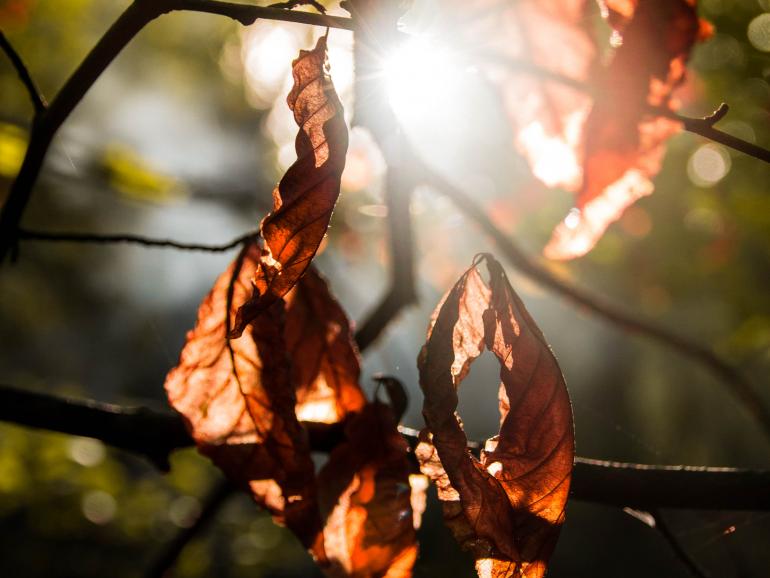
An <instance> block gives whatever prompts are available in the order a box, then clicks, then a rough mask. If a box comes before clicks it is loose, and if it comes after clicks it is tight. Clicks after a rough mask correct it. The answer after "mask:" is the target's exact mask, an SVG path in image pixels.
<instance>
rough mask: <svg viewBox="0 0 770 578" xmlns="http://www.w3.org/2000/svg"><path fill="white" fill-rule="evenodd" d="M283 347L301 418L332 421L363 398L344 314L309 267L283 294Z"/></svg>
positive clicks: (355, 407)
mask: <svg viewBox="0 0 770 578" xmlns="http://www.w3.org/2000/svg"><path fill="white" fill-rule="evenodd" d="M285 335H286V347H287V350H288V353H289V357H290V358H291V368H292V382H293V384H294V387H295V389H296V392H297V417H298V418H299V419H300V420H301V421H313V422H323V423H337V422H340V421H342V420H343V419H344V418H345V417H346V416H347V415H348V414H349V413H351V412H356V411H360V410H361V408H362V407H363V406H364V404H365V403H366V399H365V397H364V393H363V391H362V390H361V386H360V385H359V383H358V380H359V377H360V373H361V368H360V361H359V358H358V348H357V347H356V345H355V343H354V342H353V336H352V332H351V327H350V321H348V318H347V315H345V312H344V311H343V310H342V307H340V305H339V303H337V300H336V299H335V298H334V297H333V296H332V294H331V293H330V292H329V287H328V285H327V284H326V281H325V280H324V279H323V278H322V277H321V276H320V275H319V274H318V272H317V271H315V270H314V269H313V267H310V269H309V270H308V271H307V273H306V274H305V275H304V276H303V277H302V278H301V279H300V280H299V281H298V283H297V285H295V286H294V289H293V290H292V291H291V292H290V293H289V294H288V295H287V308H286V331H285Z"/></svg>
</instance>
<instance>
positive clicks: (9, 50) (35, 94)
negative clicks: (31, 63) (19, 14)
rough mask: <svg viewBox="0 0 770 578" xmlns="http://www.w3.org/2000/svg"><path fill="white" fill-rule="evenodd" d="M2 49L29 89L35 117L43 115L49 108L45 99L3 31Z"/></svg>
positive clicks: (0, 40)
mask: <svg viewBox="0 0 770 578" xmlns="http://www.w3.org/2000/svg"><path fill="white" fill-rule="evenodd" d="M0 48H2V49H3V52H5V54H6V55H7V56H8V60H10V61H11V64H13V67H14V68H15V69H16V73H17V74H18V75H19V79H20V80H21V82H22V84H23V85H24V88H26V89H27V92H28V93H29V99H30V100H31V101H32V106H33V108H34V109H35V115H36V116H37V115H39V114H41V113H42V112H43V111H44V110H45V109H46V106H47V104H46V102H45V98H44V97H43V94H42V93H41V92H40V90H39V89H38V87H37V85H36V84H35V81H34V80H32V76H31V75H30V73H29V69H28V68H27V66H26V65H25V64H24V61H23V60H22V59H21V56H20V55H19V53H18V52H16V50H15V49H14V47H13V45H12V44H11V43H10V42H9V41H8V39H7V38H6V37H5V34H3V31H2V30H0Z"/></svg>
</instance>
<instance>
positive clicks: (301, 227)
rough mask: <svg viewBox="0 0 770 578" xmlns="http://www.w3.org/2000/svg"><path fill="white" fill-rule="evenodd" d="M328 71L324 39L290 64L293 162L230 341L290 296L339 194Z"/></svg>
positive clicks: (341, 138) (340, 154) (339, 151)
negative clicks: (294, 132) (294, 124)
mask: <svg viewBox="0 0 770 578" xmlns="http://www.w3.org/2000/svg"><path fill="white" fill-rule="evenodd" d="M327 68H328V66H327V60H326V37H325V36H322V37H321V38H319V39H318V43H317V44H316V47H315V48H314V49H313V50H310V51H305V50H303V51H301V52H300V55H299V57H298V58H297V59H296V60H295V61H294V62H293V63H292V72H293V75H294V87H293V88H292V90H291V93H290V94H289V97H288V99H287V102H288V104H289V108H291V110H292V111H294V120H295V121H296V122H297V125H298V126H299V127H300V130H299V132H298V133H297V139H296V143H295V147H296V150H297V160H296V162H295V163H294V164H293V165H292V166H291V167H289V170H288V171H286V174H285V175H284V177H283V178H282V179H281V182H280V183H279V184H278V186H277V187H276V188H275V190H274V191H273V210H272V212H271V213H270V214H269V215H267V216H266V217H265V218H264V219H263V220H262V223H261V224H260V233H261V236H262V239H263V240H264V246H263V250H262V255H260V259H259V266H258V267H257V271H256V272H255V274H254V277H253V279H252V283H253V286H254V287H253V294H252V296H251V298H250V299H249V300H248V301H246V302H245V303H244V304H243V305H242V306H241V308H240V309H239V310H238V313H237V315H236V318H235V323H234V326H233V330H232V333H231V336H232V337H237V336H239V335H240V334H241V332H242V331H243V330H244V328H245V327H246V325H248V324H249V323H250V322H252V321H253V320H254V319H255V318H256V317H257V316H258V315H259V314H260V313H262V312H263V311H265V310H266V309H267V308H268V307H270V305H272V304H273V303H275V302H276V301H277V300H278V299H280V298H281V297H283V296H284V295H285V294H286V293H288V292H289V290H290V289H291V288H292V287H293V286H294V284H295V283H296V282H297V280H298V279H299V278H300V277H301V276H302V274H303V273H304V272H305V270H306V269H307V267H308V266H309V265H310V261H311V260H312V259H313V257H314V255H315V254H316V251H317V250H318V246H319V245H320V244H321V241H322V240H323V237H324V235H325V234H326V230H327V228H328V226H329V220H330V219H331V215H332V211H333V210H334V205H335V203H336V202H337V197H338V196H339V194H340V179H341V176H342V170H343V169H344V168H345V154H346V152H347V148H348V130H347V127H346V125H345V118H344V112H343V109H342V104H341V103H340V100H339V98H338V97H337V93H336V92H335V91H334V86H333V85H332V82H331V78H330V77H329V75H328V74H327Z"/></svg>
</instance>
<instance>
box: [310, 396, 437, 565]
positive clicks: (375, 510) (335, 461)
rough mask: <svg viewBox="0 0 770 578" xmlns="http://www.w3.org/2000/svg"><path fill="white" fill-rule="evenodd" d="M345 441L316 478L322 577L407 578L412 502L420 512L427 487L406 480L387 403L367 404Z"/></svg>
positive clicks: (402, 447) (403, 453) (413, 550)
mask: <svg viewBox="0 0 770 578" xmlns="http://www.w3.org/2000/svg"><path fill="white" fill-rule="evenodd" d="M346 436H347V437H346V441H345V442H344V443H342V444H340V445H339V446H337V447H336V448H335V449H334V451H332V453H331V455H330V456H329V461H328V463H327V464H326V465H325V466H324V468H323V469H322V470H321V472H320V474H319V476H318V487H319V503H320V505H321V511H322V513H323V514H324V516H325V519H326V523H325V526H324V530H323V534H324V547H325V552H326V555H327V557H328V559H329V562H330V565H331V570H330V571H328V572H327V573H328V574H329V575H331V576H353V577H360V578H369V577H375V576H376V577H387V578H407V577H409V576H411V575H412V566H413V565H414V562H415V560H416V559H417V540H416V533H415V528H416V526H418V525H419V515H418V516H415V515H414V511H413V508H412V504H413V503H414V504H415V505H416V507H417V508H420V507H422V508H423V509H424V504H425V490H426V486H425V485H422V486H420V485H419V480H414V478H411V479H410V466H409V462H408V460H407V445H406V442H405V441H404V439H403V438H402V437H401V435H400V434H399V433H398V430H397V429H396V421H395V418H394V416H393V413H392V411H391V410H390V408H389V407H388V406H387V405H385V404H383V403H380V402H374V403H371V404H368V405H367V406H366V407H365V408H364V409H363V410H362V411H361V412H360V413H359V414H357V415H355V416H354V417H352V419H351V420H350V421H349V423H348V424H347V428H346ZM420 500H422V506H420ZM419 514H421V511H420V512H419Z"/></svg>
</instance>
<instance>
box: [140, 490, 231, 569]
mask: <svg viewBox="0 0 770 578" xmlns="http://www.w3.org/2000/svg"><path fill="white" fill-rule="evenodd" d="M234 493H235V488H234V487H233V485H232V484H231V483H230V482H229V481H228V480H226V479H223V480H219V481H218V482H216V483H215V484H214V485H213V486H212V487H211V489H210V490H209V492H208V494H207V495H206V497H205V498H204V499H203V501H202V504H201V511H200V514H198V517H197V518H196V519H195V522H194V523H193V524H192V525H191V526H188V527H187V528H182V529H181V530H180V531H179V532H178V533H177V534H176V535H175V536H174V537H173V539H171V540H170V541H169V542H167V543H166V544H164V545H163V548H162V549H161V551H160V552H159V553H158V555H157V557H156V558H155V559H154V560H153V562H152V564H150V566H149V568H148V569H147V572H145V578H163V577H164V576H166V575H167V572H168V571H169V570H171V568H173V567H174V565H175V564H176V561H177V559H178V558H179V555H180V554H181V553H182V550H184V548H185V546H187V544H188V543H189V542H190V541H191V540H192V539H193V538H195V537H196V536H198V535H199V534H200V533H201V532H203V531H204V530H205V529H206V528H207V527H208V525H209V523H210V522H211V521H212V520H213V519H214V517H215V516H216V514H217V512H218V511H219V510H220V508H221V507H222V506H223V505H224V504H225V502H227V499H228V498H229V497H230V496H232V495H233V494H234Z"/></svg>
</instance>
